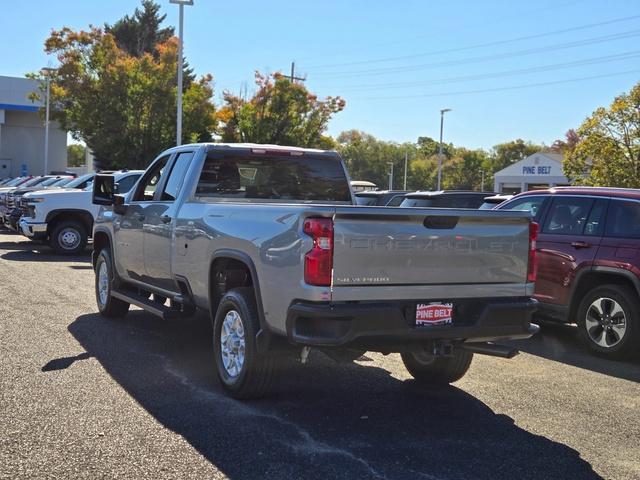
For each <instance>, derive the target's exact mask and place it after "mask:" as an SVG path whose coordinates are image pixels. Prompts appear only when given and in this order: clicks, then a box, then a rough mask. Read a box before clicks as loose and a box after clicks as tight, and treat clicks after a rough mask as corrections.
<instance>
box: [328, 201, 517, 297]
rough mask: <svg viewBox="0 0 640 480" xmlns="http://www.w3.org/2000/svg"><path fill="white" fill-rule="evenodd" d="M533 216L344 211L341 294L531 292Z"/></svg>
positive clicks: (339, 236) (339, 227) (336, 273)
mask: <svg viewBox="0 0 640 480" xmlns="http://www.w3.org/2000/svg"><path fill="white" fill-rule="evenodd" d="M529 221H530V220H529V213H528V212H511V211H486V210H457V209H444V208H424V209H418V208H379V207H338V208H337V209H336V214H335V217H334V262H333V284H334V286H336V287H338V286H366V285H377V286H390V285H407V286H409V285H415V286H419V285H447V284H449V285H471V284H501V283H504V284H507V283H512V284H513V283H519V284H524V283H525V282H526V277H527V262H528V249H529Z"/></svg>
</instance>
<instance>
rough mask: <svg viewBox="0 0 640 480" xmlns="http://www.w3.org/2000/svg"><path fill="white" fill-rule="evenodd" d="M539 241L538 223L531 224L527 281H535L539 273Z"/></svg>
mask: <svg viewBox="0 0 640 480" xmlns="http://www.w3.org/2000/svg"><path fill="white" fill-rule="evenodd" d="M537 241H538V224H537V223H536V222H531V223H530V224H529V266H528V268H527V282H535V281H536V276H537V275H538V259H537V257H536V242H537Z"/></svg>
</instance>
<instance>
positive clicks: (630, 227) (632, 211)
mask: <svg viewBox="0 0 640 480" xmlns="http://www.w3.org/2000/svg"><path fill="white" fill-rule="evenodd" d="M605 236H607V237H618V238H640V203H638V202H632V201H628V200H615V199H614V200H611V205H609V212H608V214H607V226H606V228H605Z"/></svg>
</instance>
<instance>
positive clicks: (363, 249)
mask: <svg viewBox="0 0 640 480" xmlns="http://www.w3.org/2000/svg"><path fill="white" fill-rule="evenodd" d="M93 202H94V203H96V204H99V205H103V206H104V207H103V208H102V209H101V210H100V213H99V214H98V217H97V219H96V221H95V224H94V231H93V239H94V240H93V243H94V253H93V265H94V269H95V273H96V281H95V288H96V298H97V303H98V308H99V310H100V312H101V313H102V315H103V316H105V317H121V316H123V315H125V314H126V312H127V311H128V309H129V306H130V305H131V304H133V305H137V306H139V307H142V308H143V309H145V310H147V311H149V312H151V313H154V314H156V315H158V316H160V317H163V318H179V317H181V316H185V315H190V314H193V313H194V311H195V310H196V309H198V308H199V309H204V310H206V311H208V312H210V316H211V319H212V323H213V348H214V354H215V361H216V369H217V373H218V376H219V378H220V380H221V383H222V385H223V386H224V388H225V389H226V390H227V391H228V392H229V393H230V394H231V395H233V396H234V397H236V398H250V397H255V396H261V395H265V394H266V393H267V391H268V390H269V388H270V386H271V385H272V380H273V378H274V376H275V375H276V374H277V373H278V365H279V364H280V360H281V359H282V356H283V355H287V354H290V355H297V356H299V358H300V359H301V361H302V362H303V363H304V362H305V361H306V357H307V355H308V352H309V349H310V348H318V349H320V350H322V351H323V352H325V353H327V354H328V355H329V356H332V357H333V358H336V359H341V360H346V359H355V358H357V357H359V356H360V355H362V354H363V353H364V352H365V351H368V350H369V351H378V352H382V353H385V354H386V353H392V352H400V353H401V355H402V359H403V361H404V363H405V365H406V367H407V369H408V370H409V372H410V373H411V375H412V376H413V377H414V378H415V379H416V380H417V381H419V382H422V383H425V384H429V383H449V382H453V381H456V380H458V379H459V378H461V377H462V376H463V375H464V374H465V373H466V371H467V369H468V368H469V365H470V362H471V359H472V357H473V354H474V353H482V354H489V355H496V356H502V357H506V358H510V357H511V356H513V355H515V354H516V353H517V351H515V350H513V349H512V348H508V347H505V346H502V345H498V344H496V343H494V342H495V341H497V340H502V339H519V338H527V337H529V336H531V335H533V334H534V333H535V332H536V331H537V330H538V327H537V325H534V324H532V323H531V314H532V313H533V312H534V311H535V308H536V303H535V301H534V300H532V299H531V295H532V294H533V288H534V283H533V282H534V281H535V264H536V262H535V237H536V232H537V229H536V227H537V225H536V224H535V223H531V220H530V218H529V215H528V214H527V213H525V212H510V211H479V210H455V209H438V208H385V207H360V206H357V205H356V202H355V199H354V195H353V192H352V191H351V189H350V186H349V179H348V175H347V172H346V169H345V165H344V163H343V161H342V159H341V158H340V156H339V155H338V154H337V153H335V152H328V151H320V150H311V149H300V148H293V147H292V148H289V147H279V146H272V145H251V144H228V145H224V144H195V145H184V146H180V147H176V148H172V149H170V150H167V151H166V152H164V153H162V154H161V155H160V156H159V157H158V158H156V159H155V160H154V161H153V163H152V164H151V165H150V166H149V168H148V169H147V170H146V172H145V173H144V174H143V175H142V177H141V178H140V180H139V181H138V183H137V185H136V186H135V188H133V189H132V190H131V191H130V192H128V193H127V194H126V195H118V194H115V193H114V179H113V177H112V176H109V175H97V176H96V181H95V186H94V189H93Z"/></svg>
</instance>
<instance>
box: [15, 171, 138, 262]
mask: <svg viewBox="0 0 640 480" xmlns="http://www.w3.org/2000/svg"><path fill="white" fill-rule="evenodd" d="M142 173H143V171H142V170H122V171H118V172H114V173H113V175H114V176H115V182H116V185H117V188H118V193H126V192H128V191H129V190H131V189H132V188H133V186H134V185H135V184H136V182H137V181H138V178H140V175H142ZM93 175H94V174H93V173H90V174H87V175H85V176H83V177H80V178H78V179H76V180H74V182H71V183H70V185H71V186H72V187H73V183H75V182H79V183H78V184H79V185H80V184H81V182H83V181H84V182H87V181H88V180H89V181H90V180H91V179H92V177H93ZM92 190H93V182H89V183H88V184H87V186H86V187H85V188H83V189H81V190H80V189H77V188H62V189H60V190H49V191H42V190H40V191H35V192H30V193H27V194H25V195H24V196H23V197H22V204H21V205H22V207H23V210H24V214H23V215H22V218H21V219H20V222H19V227H20V231H21V232H22V234H23V235H25V236H26V237H28V238H30V239H32V240H39V241H45V242H46V241H48V242H49V244H50V245H51V248H53V249H54V251H56V252H57V253H64V254H74V253H78V252H81V251H82V250H84V248H85V247H86V246H87V240H88V237H89V236H90V235H91V231H92V229H93V221H94V219H95V218H96V215H97V214H98V210H99V206H98V205H94V204H93V203H91V192H92Z"/></svg>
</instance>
